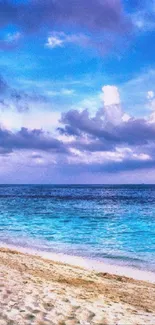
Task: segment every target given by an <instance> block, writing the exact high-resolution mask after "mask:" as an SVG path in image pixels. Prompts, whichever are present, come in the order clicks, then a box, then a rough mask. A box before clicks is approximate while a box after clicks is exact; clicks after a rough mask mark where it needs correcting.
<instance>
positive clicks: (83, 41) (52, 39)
mask: <svg viewBox="0 0 155 325" xmlns="http://www.w3.org/2000/svg"><path fill="white" fill-rule="evenodd" d="M100 43H101V41H100ZM69 44H74V45H78V46H83V47H87V46H97V45H99V42H98V41H97V40H95V41H94V40H93V38H91V37H90V36H87V35H85V34H65V33H64V32H55V31H54V32H52V33H51V34H50V36H49V37H48V39H47V42H46V44H45V46H46V47H48V48H50V49H53V48H56V47H64V46H66V45H69Z"/></svg>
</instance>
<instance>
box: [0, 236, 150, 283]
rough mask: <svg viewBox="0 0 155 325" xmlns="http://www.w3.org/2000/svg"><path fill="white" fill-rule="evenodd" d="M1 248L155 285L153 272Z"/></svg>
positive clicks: (9, 247)
mask: <svg viewBox="0 0 155 325" xmlns="http://www.w3.org/2000/svg"><path fill="white" fill-rule="evenodd" d="M0 248H4V249H5V248H7V249H9V250H15V251H17V252H21V253H24V254H28V255H31V256H38V257H41V258H43V259H48V260H51V261H53V262H58V263H63V264H68V265H70V266H75V267H80V268H83V269H86V270H89V271H94V272H103V273H108V274H110V275H118V276H122V277H127V278H131V279H134V280H139V281H146V282H150V283H155V273H154V272H151V271H146V270H141V269H138V268H135V267H130V266H121V265H116V264H112V263H109V264H108V263H105V262H101V261H99V260H96V259H89V258H85V257H84V258H83V257H81V256H75V255H74V256H73V255H67V254H63V253H54V252H46V251H40V250H34V249H31V248H26V247H20V246H15V245H7V244H5V243H1V242H0Z"/></svg>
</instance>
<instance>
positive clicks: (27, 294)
mask: <svg viewBox="0 0 155 325" xmlns="http://www.w3.org/2000/svg"><path fill="white" fill-rule="evenodd" d="M18 324H20V325H25V324H28V325H33V324H35V325H48V324H49V325H53V324H57V325H78V324H81V325H90V324H91V325H95V324H96V325H120V324H122V325H128V324H135V325H138V324H139V325H141V324H151V325H152V324H155V284H153V283H149V282H146V281H138V280H134V279H131V278H127V277H125V276H119V275H112V274H109V273H103V272H97V271H91V270H86V269H84V268H82V267H77V266H73V265H68V264H65V263H59V262H56V261H51V260H48V259H44V258H42V257H39V256H33V255H29V254H24V253H22V252H17V251H14V250H10V249H6V248H1V249H0V325H18Z"/></svg>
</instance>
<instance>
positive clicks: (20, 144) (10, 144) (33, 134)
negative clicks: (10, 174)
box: [0, 128, 68, 153]
mask: <svg viewBox="0 0 155 325" xmlns="http://www.w3.org/2000/svg"><path fill="white" fill-rule="evenodd" d="M0 148H1V149H2V150H7V153H8V152H9V153H11V152H12V151H16V150H34V149H37V150H41V151H47V152H48V151H52V152H54V153H67V152H68V150H67V148H66V147H65V146H64V144H63V143H62V142H61V141H59V140H57V139H55V138H53V137H51V136H50V135H49V134H46V133H44V132H43V131H42V130H41V129H33V130H29V129H27V128H21V130H19V131H17V132H11V131H8V130H7V129H2V128H1V129H0Z"/></svg>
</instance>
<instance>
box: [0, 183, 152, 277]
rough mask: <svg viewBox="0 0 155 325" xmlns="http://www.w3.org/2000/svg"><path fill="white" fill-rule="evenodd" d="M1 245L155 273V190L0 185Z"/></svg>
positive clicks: (131, 186) (147, 187) (149, 186)
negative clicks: (93, 260)
mask: <svg viewBox="0 0 155 325" xmlns="http://www.w3.org/2000/svg"><path fill="white" fill-rule="evenodd" d="M0 241H1V243H4V244H9V245H15V246H19V247H26V248H31V249H35V250H39V251H46V252H59V253H60V252H61V253H65V254H69V255H77V256H83V257H87V258H91V259H97V260H100V261H106V262H108V263H115V264H118V265H127V266H132V267H136V268H139V269H145V270H151V271H154V272H155V186H154V185H147V186H145V185H128V186H126V185H121V186H116V185H115V186H114V185H113V186H112V185H111V186H108V185H104V186H101V185H100V186H95V185H94V186H49V185H44V186H43V185H38V186H36V185H24V186H23V185H20V186H15V185H13V186H12V185H9V186H8V185H1V186H0Z"/></svg>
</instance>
